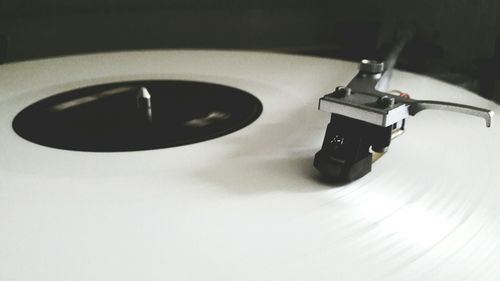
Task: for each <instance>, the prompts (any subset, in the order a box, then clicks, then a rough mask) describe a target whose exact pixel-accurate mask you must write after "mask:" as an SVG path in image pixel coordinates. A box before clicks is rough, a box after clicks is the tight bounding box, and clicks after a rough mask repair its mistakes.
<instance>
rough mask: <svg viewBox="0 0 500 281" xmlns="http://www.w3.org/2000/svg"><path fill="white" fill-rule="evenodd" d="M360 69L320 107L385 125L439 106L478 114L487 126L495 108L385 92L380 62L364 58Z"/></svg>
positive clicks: (385, 82)
mask: <svg viewBox="0 0 500 281" xmlns="http://www.w3.org/2000/svg"><path fill="white" fill-rule="evenodd" d="M359 69H360V71H359V73H358V74H357V75H356V77H354V79H353V80H352V81H351V82H350V83H349V84H348V85H347V86H346V87H337V88H336V89H335V91H334V92H333V93H330V94H327V95H325V96H324V97H322V98H321V99H320V101H319V109H320V110H321V111H325V112H328V113H335V114H339V115H343V116H347V117H350V118H353V119H357V120H360V121H364V122H368V123H370V124H374V125H378V126H383V127H387V126H390V125H393V124H395V123H397V122H400V121H402V120H404V119H405V118H407V117H408V116H414V115H416V114H417V113H419V112H420V111H423V110H427V109H438V110H447V111H454V112H459V113H464V114H468V115H472V116H477V117H481V118H483V119H484V120H485V121H486V126H487V127H490V126H491V122H492V119H493V115H494V112H493V111H491V110H489V109H484V108H479V107H474V106H470V105H464V104H458V103H450V102H444V101H433V100H417V99H411V98H410V97H408V96H400V95H395V94H392V93H388V92H384V91H382V90H381V88H386V87H387V79H385V77H386V75H387V72H385V73H384V72H378V71H383V63H379V62H376V61H370V60H363V61H362V62H361V64H360V68H359Z"/></svg>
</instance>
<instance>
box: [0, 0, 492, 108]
mask: <svg viewBox="0 0 500 281" xmlns="http://www.w3.org/2000/svg"><path fill="white" fill-rule="evenodd" d="M400 26H410V27H411V28H412V29H413V30H414V31H415V37H414V39H413V40H412V41H411V42H410V43H409V44H408V46H407V48H406V49H405V51H404V53H403V54H402V58H401V60H400V64H399V66H398V67H399V68H402V69H406V70H410V71H413V72H418V73H424V74H426V75H430V76H433V77H436V78H439V79H442V80H445V81H448V82H451V83H454V84H457V85H460V86H463V87H466V88H468V89H471V90H473V91H475V92H478V93H479V94H481V95H482V96H485V97H488V98H490V99H494V100H496V101H497V102H498V101H500V70H499V69H498V67H497V66H496V65H499V64H500V1H498V0H476V1H465V0H446V1H430V0H421V1H397V0H381V1H368V0H353V1H322V0H310V1H298V0H292V1H283V0H268V1H264V0H255V1H229V0H207V1H197V0H184V1H181V0H167V1H160V0H142V1H140V0H122V1H117V0H101V1H98V0H76V1H75V0H68V1H64V0H40V1H29V0H0V62H12V61H21V60H28V59H34V58H43V57H52V56H60V55H67V54H77V53H90V52H102V51H112V50H130V49H165V48H218V49H221V48H222V49H250V50H266V51H276V52H286V53H299V54H309V55H316V56H324V57H334V58H342V59H349V60H359V59H360V58H363V57H374V56H377V55H379V54H380V53H379V52H376V50H384V47H386V46H387V45H389V44H390V42H391V41H392V40H393V39H394V34H395V30H396V29H397V28H398V27H400Z"/></svg>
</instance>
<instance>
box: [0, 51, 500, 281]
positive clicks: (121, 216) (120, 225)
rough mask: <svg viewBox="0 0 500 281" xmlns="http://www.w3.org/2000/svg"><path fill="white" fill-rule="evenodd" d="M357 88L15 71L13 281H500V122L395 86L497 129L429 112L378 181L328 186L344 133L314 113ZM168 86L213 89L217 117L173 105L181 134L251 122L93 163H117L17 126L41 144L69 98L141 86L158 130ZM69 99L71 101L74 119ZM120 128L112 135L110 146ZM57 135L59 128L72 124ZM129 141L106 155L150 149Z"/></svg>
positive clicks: (187, 57)
mask: <svg viewBox="0 0 500 281" xmlns="http://www.w3.org/2000/svg"><path fill="white" fill-rule="evenodd" d="M82 69H84V70H85V71H82ZM356 73H357V65H356V64H355V63H351V62H345V61H338V60H331V59H321V58H313V57H305V56H293V55H279V54H268V53H257V52H231V51H140V52H120V53H108V54H96V55H86V56H73V57H63V58H55V59H47V60H38V61H29V62H22V63H15V64H7V65H3V66H2V71H1V72H0V85H1V86H0V97H1V99H0V139H1V141H0V280H39V281H45V280H47V281H49V280H50V281H63V280H64V281H67V280H82V281H83V280H96V279H98V280H117V281H118V280H119V281H127V280H130V281H132V280H134V281H135V280H175V281H187V280H219V281H234V280H238V281H255V280H287V281H304V280H308V281H325V280H346V281H372V280H377V281H378V280H383V281H403V280H404V281H417V280H418V281H421V280H433V281H434V280H437V281H449V280H470V281H477V280H492V281H497V280H500V239H499V237H500V208H499V206H500V173H499V171H500V164H499V163H500V162H499V159H500V150H499V149H498V145H499V143H500V130H499V129H498V125H499V122H498V121H499V119H498V116H499V115H500V107H499V106H498V105H496V104H494V103H493V102H491V101H488V100H485V99H483V98H481V97H479V96H477V95H475V94H473V93H471V92H468V91H466V90H464V89H461V88H457V87H455V86H451V85H448V84H445V83H443V82H440V81H436V80H433V79H430V78H428V77H424V76H420V75H415V74H411V73H406V72H402V71H395V72H394V73H393V77H392V82H391V88H393V89H397V90H401V91H404V92H405V93H409V94H411V97H412V98H417V99H422V100H430V99H433V100H443V101H450V102H457V103H464V104H468V105H472V106H480V107H484V108H489V109H492V110H493V111H495V113H496V116H495V117H494V120H493V125H492V128H490V129H486V128H485V127H484V120H480V119H478V118H476V117H471V116H467V115H463V114H458V113H450V112H442V111H428V112H427V111H426V112H423V113H421V114H420V115H419V116H418V117H415V118H409V119H408V122H407V127H406V129H405V132H404V134H403V135H401V136H400V137H398V138H397V139H395V140H394V141H393V142H392V143H391V146H390V149H389V151H388V152H387V153H385V154H384V155H383V156H382V158H380V159H379V160H377V161H376V162H375V163H373V167H372V171H371V172H370V173H369V174H367V175H366V176H364V177H361V178H359V179H358V180H355V181H353V182H351V183H347V184H343V185H339V184H332V183H330V182H326V181H324V180H323V179H322V178H321V177H320V176H319V173H318V172H317V171H316V170H315V169H314V167H313V157H314V154H315V153H316V152H317V151H318V149H319V148H320V146H321V144H322V141H323V138H324V136H325V126H326V125H327V124H328V122H329V121H330V119H329V116H328V115H327V114H324V113H323V112H319V111H318V98H319V97H321V96H322V95H324V94H325V93H328V92H330V91H332V90H333V89H334V88H335V87H336V86H338V85H345V83H348V81H350V79H351V78H352V77H353V76H354V75H355V74H356ZM28 79H29V81H30V83H29V85H27V83H26V81H27V80H28ZM126 81H137V82H140V83H139V84H135V82H134V83H132V84H129V82H126ZM162 81H165V83H166V84H165V86H166V87H170V86H171V85H174V84H175V85H179V87H180V88H182V87H184V86H182V85H185V86H186V87H187V88H190V87H191V86H192V82H185V83H187V84H183V83H184V82H182V83H181V82H179V81H197V83H195V84H196V85H201V86H203V87H202V88H203V89H202V92H203V91H205V90H204V89H211V87H213V91H211V90H210V91H209V92H207V93H205V94H206V95H207V96H209V97H211V98H213V97H215V98H214V99H213V102H212V101H208V100H207V101H206V102H205V103H201V104H200V103H197V104H198V105H200V106H201V107H200V108H201V109H202V110H200V111H197V113H196V114H193V115H189V114H190V112H191V111H190V109H189V108H191V107H190V106H186V107H179V108H178V109H177V108H172V107H170V108H169V110H172V112H176V114H179V116H181V115H182V114H187V115H186V116H184V117H182V118H180V117H179V120H182V122H181V121H179V122H175V124H177V125H178V124H186V122H188V123H189V124H191V125H195V124H197V125H203V124H206V123H204V122H205V121H207V120H206V119H209V120H210V118H208V116H209V115H210V112H215V111H218V112H226V113H227V112H229V113H230V114H231V116H232V117H238V116H239V117H238V118H236V119H235V120H234V122H232V121H231V122H230V126H222V127H220V130H216V131H212V130H209V134H208V135H211V136H213V134H212V133H214V132H216V134H218V136H219V137H217V138H213V139H211V140H210V141H201V142H197V143H194V144H192V145H185V146H176V147H170V148H168V149H155V150H137V151H135V152H122V153H96V151H108V149H101V148H103V147H104V146H102V147H101V146H99V145H101V144H100V143H98V142H96V143H94V145H95V146H94V147H93V148H92V149H88V150H90V151H84V152H82V151H74V150H68V149H78V147H69V146H68V147H62V148H65V149H53V148H51V147H47V146H45V145H48V146H52V147H59V146H61V145H65V144H69V143H72V141H73V139H66V141H64V142H62V143H59V144H58V145H57V146H56V145H53V144H54V143H42V142H43V140H31V141H29V140H27V139H29V138H30V137H31V136H30V137H27V135H25V134H27V133H29V132H24V133H23V132H21V131H22V129H23V128H21V130H20V129H19V128H20V127H18V126H17V125H16V124H14V127H15V128H16V131H17V133H16V131H14V129H13V127H12V122H13V120H14V119H15V118H16V116H18V117H17V118H23V117H22V116H21V115H18V114H19V113H20V112H23V110H25V109H26V110H31V109H33V112H36V113H37V114H38V113H40V114H42V117H40V119H39V120H35V119H36V118H31V117H30V118H27V119H25V120H21V119H17V118H16V122H15V123H17V122H20V121H22V122H20V123H19V124H21V123H22V124H26V123H29V122H34V123H35V124H38V125H37V127H38V128H40V130H44V129H46V128H47V125H48V124H49V125H51V124H55V123H47V122H45V121H47V120H48V119H45V118H48V117H45V116H43V114H45V113H46V109H47V108H50V107H51V106H54V105H56V104H59V105H60V104H61V103H60V102H59V103H57V102H55V100H52V99H53V98H56V99H57V97H58V96H57V94H60V93H66V94H68V95H73V97H77V96H78V94H79V93H78V92H73V93H72V94H69V93H71V91H73V90H75V89H94V88H93V87H101V86H102V87H105V89H103V90H104V91H106V90H109V88H106V87H108V86H109V85H111V88H112V89H115V90H116V89H117V87H118V88H120V87H122V86H126V87H129V86H130V85H132V87H133V88H134V90H133V91H132V92H133V93H132V92H130V93H122V94H124V95H123V98H126V100H127V102H126V103H124V104H126V105H127V106H130V107H131V108H134V110H135V109H136V106H137V104H136V101H135V98H136V96H137V91H136V87H139V88H141V87H145V88H146V89H147V90H148V92H150V93H151V96H152V98H151V102H152V110H153V114H152V118H153V123H154V122H155V121H156V120H155V118H156V117H157V115H156V114H160V117H159V118H161V114H163V113H162V112H160V113H156V111H155V110H156V109H157V108H156V107H157V106H160V107H161V101H160V105H157V103H158V102H159V100H161V98H160V97H158V95H160V94H159V93H158V91H155V89H154V88H155V86H154V83H157V82H158V83H160V84H161V83H163V82H162ZM176 81H177V82H176ZM115 83H118V84H115ZM120 83H125V84H120ZM149 83H151V84H149ZM171 83H174V84H171ZM176 83H179V84H176ZM198 83H200V84H198ZM89 87H90V88H89ZM159 87H163V86H159ZM139 90H140V89H139ZM92 91H93V92H94V93H95V91H94V90H92ZM169 92H172V91H169ZM182 92H183V93H184V90H182ZM101 93H102V92H101ZM197 93H198V92H197ZM200 93H201V92H200ZM249 93H251V95H250V94H249ZM66 94H63V95H62V96H59V97H63V100H61V102H63V104H64V102H66V101H69V99H66V98H67V97H68V96H66ZM219 94H221V95H222V96H221V97H222V98H223V99H224V100H226V101H231V102H230V104H229V105H228V106H227V107H226V106H222V107H219V105H221V103H218V101H219V100H218V98H217V97H216V95H219ZM54 95H56V96H54ZM129 95H130V98H128V97H129ZM87 96H88V95H87ZM119 97H121V96H120V94H117V95H116V96H114V97H113V98H119ZM179 97H180V96H179ZM110 98H112V97H110ZM196 98H200V97H198V96H197V97H196ZM233 98H234V100H233ZM40 101H41V102H40ZM248 101H251V102H250V103H249V102H248ZM38 102H40V103H38ZM44 102H47V104H45V105H43V103H44ZM239 102H241V103H242V104H245V106H243V107H240V106H239V105H238V104H239ZM260 103H261V104H262V106H263V108H264V111H263V112H262V114H261V115H260V116H259V115H258V113H259V112H260V111H259V109H260ZM169 104H172V103H170V102H169ZM250 104H251V105H250ZM32 105H33V107H31V106H32ZM42 105H43V106H42ZM66 105H68V104H66ZM69 105H71V103H70V104H69ZM222 105H224V104H222ZM246 105H250V106H246ZM38 106H40V107H38ZM30 108H31V109H30ZM205 110H206V111H205ZM228 110H233V111H228ZM25 112H26V111H25ZM99 112H101V113H102V112H108V111H99ZM124 112H125V113H128V112H130V111H127V110H125V111H124ZM134 112H135V111H134ZM101 113H98V114H97V115H95V116H103V115H105V114H104V113H102V114H101ZM125 113H124V114H125ZM198 113H199V114H198ZM165 114H167V113H165ZM239 114H241V115H239ZM125 115H126V116H125ZM125 115H124V118H132V117H131V115H128V114H125ZM37 116H38V115H37ZM111 116H116V115H111ZM140 116H143V117H144V115H139V117H140ZM212 116H213V115H212ZM217 116H219V117H220V116H221V115H217ZM257 116H259V117H258V119H257V121H256V122H253V123H251V121H252V120H254V119H255V118H257ZM32 117H33V116H32ZM90 117H94V115H90ZM170 118H171V117H168V118H167V117H166V118H165V120H171V119H170ZM59 119H60V118H59ZM70 119H71V118H70V117H68V119H67V120H70ZM98 119H99V120H100V118H98ZM174 119H175V118H174ZM73 120H80V119H78V118H76V119H73ZM109 120H111V119H108V118H107V119H105V120H104V122H103V123H102V124H99V126H104V127H103V128H105V130H104V131H107V130H108V128H109V127H106V126H105V124H106V123H105V122H106V121H109ZM133 120H142V121H144V120H145V119H144V118H143V119H141V118H139V119H133ZM193 120H195V121H193ZM228 120H229V119H221V120H217V122H215V123H211V124H212V125H215V126H217V124H219V122H220V124H223V123H224V122H226V121H228ZM59 121H60V122H61V123H57V124H58V125H57V126H55V127H54V129H56V128H58V126H59V124H64V122H65V121H66V120H58V122H59ZM142 121H137V122H142ZM190 121H191V122H190ZM92 122H94V121H92ZM250 123H251V124H250ZM92 124H93V123H92ZM114 124H115V123H114ZM243 124H247V125H248V124H250V125H249V126H245V127H244V125H243ZM183 126H184V125H183ZM23 127H24V125H23ZM28 127H29V126H28ZM84 127H85V126H84ZM208 127H210V126H209V125H207V126H201V127H198V129H199V130H203V128H208ZM137 128H142V127H140V126H137ZM166 128H167V129H168V128H171V127H168V126H167V127H166ZM238 128H239V129H238ZM90 130H91V132H93V131H92V130H94V128H90ZM228 130H229V131H232V132H231V133H230V134H226V133H227V132H228ZM130 132H131V131H127V130H123V131H121V133H123V135H121V136H122V137H124V138H126V140H124V139H123V138H117V139H113V138H112V137H111V138H110V139H107V140H108V141H109V142H111V141H112V142H115V141H116V144H117V146H113V148H116V147H119V146H120V145H124V144H126V145H125V147H121V149H120V150H121V151H125V150H127V149H130V148H133V149H131V150H136V149H138V148H143V147H138V146H130V144H131V142H129V143H126V142H127V141H130V140H129V139H128V138H131V139H132V140H133V136H132V137H131V136H130V135H128V134H129V133H130ZM18 133H19V134H18ZM57 133H59V132H58V131H55V133H54V136H55V135H57ZM135 133H138V132H137V131H135ZM135 133H134V134H135ZM78 134H79V132H77V133H75V135H72V136H77V135H78ZM138 134H139V133H138ZM20 135H22V137H21V136H20ZM139 135H140V134H139ZM186 136H187V135H186ZM205 136H206V135H205V134H202V135H201V137H203V138H204V137H205ZM35 137H36V136H35ZM197 137H200V135H196V138H197ZM138 139H143V137H141V138H138ZM188 139H189V140H192V138H191V135H189V138H188ZM178 140H179V139H177V140H176V141H178ZM56 141H57V140H56ZM181 141H183V139H181ZM34 142H36V143H34ZM37 143H40V144H44V145H39V144H37ZM85 143H92V142H91V141H89V140H86V141H85ZM168 143H170V144H172V143H174V142H168ZM73 144H74V143H72V145H73ZM108 144H109V143H108ZM134 144H137V143H134ZM155 144H156V145H157V147H160V146H162V145H163V144H164V143H163V142H162V143H155ZM140 145H142V144H141V143H140ZM96 147H98V148H99V149H96ZM87 148H88V147H87ZM79 150H81V149H79Z"/></svg>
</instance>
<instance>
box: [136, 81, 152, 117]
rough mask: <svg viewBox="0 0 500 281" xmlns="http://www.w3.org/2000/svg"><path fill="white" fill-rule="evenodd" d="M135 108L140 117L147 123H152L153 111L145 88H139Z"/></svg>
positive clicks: (149, 95)
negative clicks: (139, 112) (138, 111)
mask: <svg viewBox="0 0 500 281" xmlns="http://www.w3.org/2000/svg"><path fill="white" fill-rule="evenodd" d="M137 108H138V109H139V110H140V111H142V112H141V115H142V116H144V120H146V122H147V123H153V109H152V107H151V94H150V93H149V91H148V89H146V88H145V87H141V88H139V93H138V94H137Z"/></svg>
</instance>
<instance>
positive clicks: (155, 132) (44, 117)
mask: <svg viewBox="0 0 500 281" xmlns="http://www.w3.org/2000/svg"><path fill="white" fill-rule="evenodd" d="M261 112H262V103H261V102H260V101H259V100H258V99H257V98H256V97H255V96H253V95H251V94H250V93H247V92H245V91H242V90H239V89H236V88H232V87H228V86H223V85H218V84H212V83H205V82H193V81H173V80H154V81H132V82H119V83H111V84H103V85H96V86H91V87H86V88H81V89H75V90H71V91H68V92H64V93H60V94H57V95H54V96H51V97H48V98H46V99H43V100H40V101H38V102H36V103H34V104H32V105H30V106H28V107H27V108H25V109H23V110H22V111H21V112H20V113H19V114H18V115H17V116H16V117H15V118H14V121H13V128H14V130H15V132H16V133H17V134H18V135H20V136H21V137H23V138H24V139H26V140H29V141H31V142H34V143H37V144H40V145H44V146H49V147H53V148H60V149H67V150H77V151H94V152H118V151H137V150H149V149H158V148H167V147H174V146H180V145H186V144H191V143H196V142H201V141H205V140H209V139H213V138H217V137H220V136H224V135H227V134H229V133H231V132H234V131H236V130H238V129H241V128H243V127H245V126H247V125H248V124H250V123H252V122H253V121H255V120H256V119H257V118H258V117H259V115H260V114H261Z"/></svg>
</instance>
